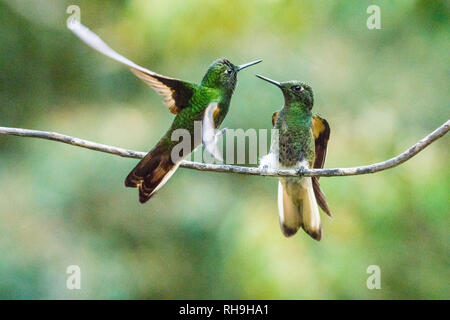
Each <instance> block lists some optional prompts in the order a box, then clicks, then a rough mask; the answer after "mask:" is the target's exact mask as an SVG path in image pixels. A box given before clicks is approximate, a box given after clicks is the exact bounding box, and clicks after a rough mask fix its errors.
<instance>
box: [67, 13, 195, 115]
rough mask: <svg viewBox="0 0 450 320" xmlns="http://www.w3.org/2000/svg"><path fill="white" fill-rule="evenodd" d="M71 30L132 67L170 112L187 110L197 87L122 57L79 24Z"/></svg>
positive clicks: (92, 45) (95, 46) (103, 51)
mask: <svg viewBox="0 0 450 320" xmlns="http://www.w3.org/2000/svg"><path fill="white" fill-rule="evenodd" d="M69 29H70V30H72V32H73V33H74V34H75V35H76V36H77V37H78V38H80V39H81V40H82V41H83V42H84V43H86V44H87V45H88V46H90V47H91V48H93V49H95V50H97V51H98V52H100V53H102V54H104V55H105V56H107V57H110V58H111V59H114V60H116V61H118V62H120V63H123V64H124V65H126V66H128V67H130V69H131V71H133V73H134V74H135V75H136V76H138V77H139V78H140V79H142V80H143V81H145V82H146V83H147V84H148V85H149V86H150V87H151V88H153V89H154V90H155V91H156V92H158V93H159V94H160V95H162V96H163V97H164V103H165V104H166V105H167V106H168V107H169V110H170V112H172V113H174V114H177V113H178V112H180V110H181V109H183V108H185V107H186V106H187V105H188V103H189V100H190V99H191V98H192V95H193V94H194V92H195V89H196V87H197V86H196V85H195V84H192V83H188V82H185V81H181V80H178V79H174V78H169V77H165V76H162V75H160V74H158V73H156V72H153V71H151V70H148V69H146V68H144V67H141V66H140V65H137V64H136V63H134V62H133V61H131V60H129V59H127V58H125V57H123V56H121V55H120V54H118V53H117V52H116V51H114V50H113V49H111V48H110V47H109V46H108V45H107V44H106V43H105V42H104V41H103V40H102V39H100V37H99V36H97V35H96V34H95V33H93V32H92V31H91V30H89V29H88V28H86V27H85V26H83V25H82V24H81V23H79V22H72V23H71V24H70V26H69Z"/></svg>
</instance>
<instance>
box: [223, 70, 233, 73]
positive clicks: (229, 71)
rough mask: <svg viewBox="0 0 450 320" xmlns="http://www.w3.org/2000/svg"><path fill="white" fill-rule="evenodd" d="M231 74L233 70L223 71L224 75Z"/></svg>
mask: <svg viewBox="0 0 450 320" xmlns="http://www.w3.org/2000/svg"><path fill="white" fill-rule="evenodd" d="M232 73H233V70H231V69H226V70H225V74H232Z"/></svg>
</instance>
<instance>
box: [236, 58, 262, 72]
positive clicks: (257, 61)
mask: <svg viewBox="0 0 450 320" xmlns="http://www.w3.org/2000/svg"><path fill="white" fill-rule="evenodd" d="M261 61H262V60H255V61H252V62H249V63H244V64H241V65H240V66H238V67H237V71H241V70H242V69H245V68H247V67H250V66H252V65H254V64H257V63H260V62H261Z"/></svg>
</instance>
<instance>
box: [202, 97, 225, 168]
mask: <svg viewBox="0 0 450 320" xmlns="http://www.w3.org/2000/svg"><path fill="white" fill-rule="evenodd" d="M219 111H220V109H219V105H218V103H217V102H211V103H210V104H209V105H208V107H207V108H206V110H205V113H204V114H203V122H202V140H203V144H204V146H205V148H206V150H208V152H209V153H210V154H211V155H213V156H214V158H216V159H217V160H219V161H220V162H223V158H222V155H221V153H220V151H219V149H218V148H217V137H218V135H217V134H216V132H215V128H216V126H215V122H214V119H215V117H216V116H217V114H218V113H219Z"/></svg>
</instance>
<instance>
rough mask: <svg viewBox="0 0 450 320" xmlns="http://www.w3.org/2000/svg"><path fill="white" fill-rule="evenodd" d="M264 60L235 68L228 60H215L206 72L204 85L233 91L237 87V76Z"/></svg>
mask: <svg viewBox="0 0 450 320" xmlns="http://www.w3.org/2000/svg"><path fill="white" fill-rule="evenodd" d="M261 61H262V60H256V61H252V62H249V63H246V64H242V65H239V66H235V65H234V64H232V63H231V62H230V61H229V60H227V59H217V60H215V61H214V62H213V63H212V64H211V65H210V66H209V68H208V71H206V74H205V76H204V77H203V80H202V85H203V86H205V87H210V88H217V89H226V90H231V91H233V90H234V88H235V87H236V82H237V74H238V72H239V71H241V70H242V69H245V68H247V67H250V66H252V65H254V64H257V63H260V62H261Z"/></svg>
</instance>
